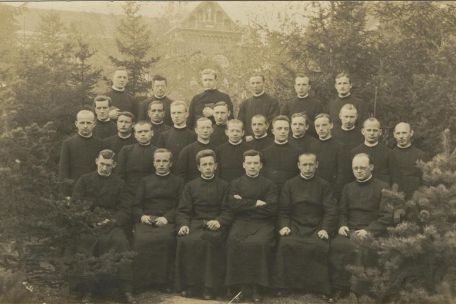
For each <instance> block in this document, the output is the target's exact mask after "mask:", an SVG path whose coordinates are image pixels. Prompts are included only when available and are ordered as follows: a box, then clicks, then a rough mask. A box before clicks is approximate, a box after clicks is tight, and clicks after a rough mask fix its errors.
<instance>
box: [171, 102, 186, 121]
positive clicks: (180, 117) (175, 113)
mask: <svg viewBox="0 0 456 304" xmlns="http://www.w3.org/2000/svg"><path fill="white" fill-rule="evenodd" d="M187 116H188V113H187V109H186V108H185V106H184V105H176V106H172V105H171V119H172V120H173V123H174V124H175V125H177V126H180V125H183V124H185V122H186V120H187Z"/></svg>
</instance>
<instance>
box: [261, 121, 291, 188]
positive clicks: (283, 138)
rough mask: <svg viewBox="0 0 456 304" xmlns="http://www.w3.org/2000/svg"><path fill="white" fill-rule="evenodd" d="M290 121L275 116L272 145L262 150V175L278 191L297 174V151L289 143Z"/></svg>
mask: <svg viewBox="0 0 456 304" xmlns="http://www.w3.org/2000/svg"><path fill="white" fill-rule="evenodd" d="M289 133H290V120H289V119H288V117H286V116H285V115H279V116H276V117H275V118H274V119H273V121H272V134H273V135H274V143H273V144H272V145H271V146H269V147H267V148H266V149H264V150H263V156H264V166H263V171H262V175H264V177H266V178H267V179H270V180H271V181H273V182H274V183H275V184H276V185H277V186H278V189H279V190H280V189H281V188H282V185H283V184H284V183H285V182H286V181H287V180H288V179H290V178H292V177H293V176H295V175H296V174H297V173H298V170H297V168H296V163H297V162H298V154H299V153H298V150H296V149H295V148H294V147H293V146H292V145H291V144H290V143H289V142H288V135H289Z"/></svg>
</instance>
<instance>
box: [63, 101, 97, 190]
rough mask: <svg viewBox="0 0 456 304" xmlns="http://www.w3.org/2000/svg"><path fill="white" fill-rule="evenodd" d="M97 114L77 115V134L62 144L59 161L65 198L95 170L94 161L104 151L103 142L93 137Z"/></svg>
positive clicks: (80, 112) (80, 113) (82, 113)
mask: <svg viewBox="0 0 456 304" xmlns="http://www.w3.org/2000/svg"><path fill="white" fill-rule="evenodd" d="M95 124H96V121H95V114H93V112H92V111H88V110H82V111H79V112H78V114H77V115H76V122H75V125H76V128H77V134H75V135H73V136H71V137H70V138H67V139H65V140H64V141H63V143H62V148H61V149H60V160H59V179H60V182H61V183H62V186H61V190H62V194H63V195H65V196H70V195H71V193H72V191H73V190H72V189H73V185H74V183H75V182H76V181H77V180H78V178H79V177H80V176H81V175H82V174H85V173H89V172H91V171H93V170H95V168H96V166H95V163H94V161H93V160H94V159H95V158H96V157H97V155H98V152H100V151H101V150H102V149H103V142H102V141H101V140H100V139H98V138H95V137H93V136H92V132H93V128H94V127H95Z"/></svg>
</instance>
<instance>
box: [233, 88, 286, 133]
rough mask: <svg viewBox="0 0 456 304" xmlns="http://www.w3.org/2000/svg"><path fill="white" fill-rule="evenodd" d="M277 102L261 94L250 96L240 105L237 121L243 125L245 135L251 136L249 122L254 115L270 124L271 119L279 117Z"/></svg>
mask: <svg viewBox="0 0 456 304" xmlns="http://www.w3.org/2000/svg"><path fill="white" fill-rule="evenodd" d="M279 113H280V108H279V102H278V101H277V99H275V98H274V97H272V96H270V95H268V94H266V93H263V94H261V95H260V96H252V97H250V98H248V99H246V100H244V101H243V102H242V103H241V106H240V108H239V114H238V119H239V120H240V121H242V122H243V123H244V129H245V134H246V135H251V134H252V128H251V120H252V117H253V116H254V115H256V114H262V115H264V117H266V121H267V122H268V123H269V124H270V123H271V121H272V119H273V118H274V117H276V116H277V115H279Z"/></svg>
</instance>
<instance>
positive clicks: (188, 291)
mask: <svg viewBox="0 0 456 304" xmlns="http://www.w3.org/2000/svg"><path fill="white" fill-rule="evenodd" d="M181 296H183V297H184V298H192V297H194V296H195V292H194V289H193V288H186V289H184V290H183V291H182V292H181Z"/></svg>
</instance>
